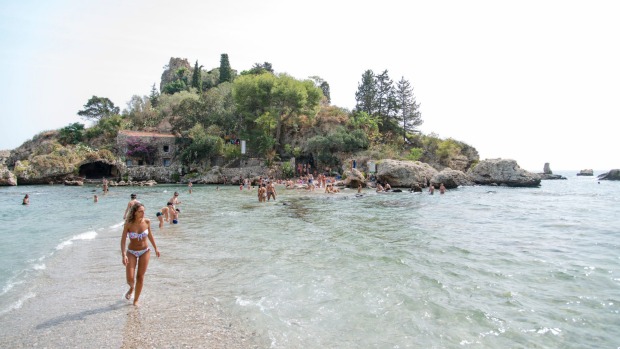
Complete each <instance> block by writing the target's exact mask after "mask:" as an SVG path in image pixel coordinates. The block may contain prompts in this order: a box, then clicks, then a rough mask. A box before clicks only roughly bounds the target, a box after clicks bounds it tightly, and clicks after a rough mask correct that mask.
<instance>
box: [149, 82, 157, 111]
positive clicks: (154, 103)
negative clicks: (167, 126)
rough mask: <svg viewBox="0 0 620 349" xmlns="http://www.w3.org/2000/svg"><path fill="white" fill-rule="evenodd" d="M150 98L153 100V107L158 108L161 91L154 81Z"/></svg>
mask: <svg viewBox="0 0 620 349" xmlns="http://www.w3.org/2000/svg"><path fill="white" fill-rule="evenodd" d="M149 100H150V101H151V107H152V108H157V105H158V104H159V91H157V89H156V88H155V83H153V87H152V88H151V95H150V96H149Z"/></svg>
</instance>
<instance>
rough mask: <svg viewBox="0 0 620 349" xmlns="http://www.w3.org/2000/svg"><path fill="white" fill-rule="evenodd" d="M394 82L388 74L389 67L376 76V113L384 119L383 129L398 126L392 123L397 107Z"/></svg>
mask: <svg viewBox="0 0 620 349" xmlns="http://www.w3.org/2000/svg"><path fill="white" fill-rule="evenodd" d="M392 84H393V82H392V79H390V77H389V75H388V71H387V69H386V70H384V71H383V73H381V74H379V75H377V76H376V77H375V86H376V94H375V102H374V105H375V108H376V110H375V113H376V114H375V115H378V116H379V117H381V120H383V123H382V126H383V130H391V129H393V128H394V127H395V126H397V125H394V124H393V123H392V116H393V113H394V109H395V103H394V87H393V86H392Z"/></svg>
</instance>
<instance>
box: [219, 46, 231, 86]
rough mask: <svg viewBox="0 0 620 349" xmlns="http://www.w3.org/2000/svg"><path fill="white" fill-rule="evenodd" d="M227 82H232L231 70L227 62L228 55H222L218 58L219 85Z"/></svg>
mask: <svg viewBox="0 0 620 349" xmlns="http://www.w3.org/2000/svg"><path fill="white" fill-rule="evenodd" d="M227 81H228V82H232V69H231V68H230V62H229V61H228V54H226V53H222V56H221V58H220V84H221V83H223V82H227Z"/></svg>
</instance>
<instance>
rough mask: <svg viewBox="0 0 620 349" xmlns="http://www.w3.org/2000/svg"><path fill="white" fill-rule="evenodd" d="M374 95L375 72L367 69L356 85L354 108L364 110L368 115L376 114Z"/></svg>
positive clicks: (375, 90) (375, 86) (375, 89)
mask: <svg viewBox="0 0 620 349" xmlns="http://www.w3.org/2000/svg"><path fill="white" fill-rule="evenodd" d="M376 96H377V84H376V81H375V73H374V72H373V71H372V70H370V69H369V70H366V71H365V72H364V74H362V82H361V83H359V84H358V85H357V92H355V101H356V104H355V110H356V111H358V112H362V111H363V112H366V114H368V115H376Z"/></svg>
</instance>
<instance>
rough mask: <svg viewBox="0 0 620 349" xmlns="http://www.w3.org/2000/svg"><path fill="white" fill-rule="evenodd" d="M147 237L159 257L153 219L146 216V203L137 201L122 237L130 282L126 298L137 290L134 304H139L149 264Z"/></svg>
mask: <svg viewBox="0 0 620 349" xmlns="http://www.w3.org/2000/svg"><path fill="white" fill-rule="evenodd" d="M127 237H129V246H127V251H125V245H126V243H127ZM147 238H148V239H149V241H151V245H153V249H155V254H156V255H157V257H159V250H158V249H157V245H156V244H155V237H154V236H153V233H152V232H151V221H150V220H149V219H148V218H144V205H143V204H141V203H140V202H136V203H134V204H133V205H132V206H131V208H130V209H129V213H128V214H127V218H126V219H125V226H124V228H123V235H122V237H121V256H122V257H123V265H124V266H125V267H126V274H127V284H129V290H128V291H127V293H125V298H127V299H128V300H129V299H131V294H132V293H134V291H135V296H134V299H133V305H135V306H137V305H138V299H139V298H140V293H141V292H142V285H143V284H144V274H145V273H146V268H147V267H148V266H149V259H150V254H151V252H150V251H151V249H150V248H149V245H148V243H147V242H146V239H147ZM136 267H137V270H136ZM136 271H137V275H136Z"/></svg>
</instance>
